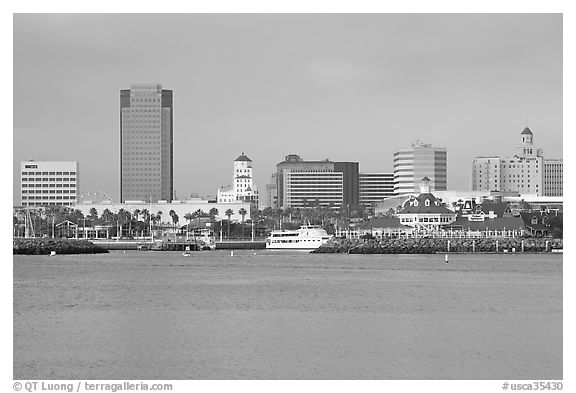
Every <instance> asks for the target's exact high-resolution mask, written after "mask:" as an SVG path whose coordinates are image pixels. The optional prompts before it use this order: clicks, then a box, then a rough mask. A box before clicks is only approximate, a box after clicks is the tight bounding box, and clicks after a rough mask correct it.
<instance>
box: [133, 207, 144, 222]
mask: <svg viewBox="0 0 576 393" xmlns="http://www.w3.org/2000/svg"><path fill="white" fill-rule="evenodd" d="M140 213H142V212H141V211H140V209H136V210H134V217H136V221H140V220H139V218H140Z"/></svg>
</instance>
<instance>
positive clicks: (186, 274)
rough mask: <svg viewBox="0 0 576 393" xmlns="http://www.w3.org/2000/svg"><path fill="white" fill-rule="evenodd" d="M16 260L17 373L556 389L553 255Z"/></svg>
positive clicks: (558, 300)
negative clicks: (501, 383)
mask: <svg viewBox="0 0 576 393" xmlns="http://www.w3.org/2000/svg"><path fill="white" fill-rule="evenodd" d="M192 255H193V256H192V257H189V258H185V257H183V256H182V253H180V252H152V251H150V252H138V251H126V252H125V253H124V252H122V251H119V252H118V251H115V252H112V253H111V254H104V255H89V256H84V255H83V256H77V255H62V256H56V257H49V256H15V257H14V378H15V379H64V378H65V379H533V380H541V379H561V378H562V256H561V255H462V254H459V255H452V256H451V257H450V262H449V263H448V264H446V263H445V262H444V255H344V254H336V255H335V254H308V253H303V252H290V253H282V252H269V251H266V250H260V251H256V252H254V251H234V256H233V257H231V256H230V252H229V251H212V252H209V251H204V252H196V253H194V252H193V253H192Z"/></svg>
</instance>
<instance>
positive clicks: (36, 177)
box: [20, 161, 80, 207]
mask: <svg viewBox="0 0 576 393" xmlns="http://www.w3.org/2000/svg"><path fill="white" fill-rule="evenodd" d="M79 188H80V176H79V165H78V162H77V161H23V162H21V163H20V198H21V204H22V206H23V207H39V206H71V205H73V204H74V203H75V202H76V200H77V197H78V190H79Z"/></svg>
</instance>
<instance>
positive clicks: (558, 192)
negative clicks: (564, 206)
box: [543, 158, 564, 196]
mask: <svg viewBox="0 0 576 393" xmlns="http://www.w3.org/2000/svg"><path fill="white" fill-rule="evenodd" d="M563 176H564V163H563V162H562V159H561V158H560V159H544V179H543V180H544V196H563V195H564V179H563Z"/></svg>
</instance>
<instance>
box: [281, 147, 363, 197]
mask: <svg viewBox="0 0 576 393" xmlns="http://www.w3.org/2000/svg"><path fill="white" fill-rule="evenodd" d="M288 173H291V175H290V179H291V180H292V181H296V177H299V180H298V181H301V182H302V181H305V182H306V183H305V184H306V185H307V186H309V187H304V188H306V189H308V191H304V188H302V189H300V190H299V191H298V192H299V193H300V194H301V195H304V193H308V192H311V193H312V194H314V196H312V194H306V197H305V198H304V197H302V198H296V196H295V194H291V201H296V200H300V202H290V203H289V204H288V202H287V193H288V192H289V191H290V192H292V191H291V187H292V186H293V185H294V184H296V183H287V181H288ZM295 173H299V175H295ZM314 173H316V174H317V175H313V174H314ZM328 173H339V174H340V175H334V174H331V175H329V174H328ZM305 177H306V180H304V178H305ZM338 179H341V180H338ZM338 181H341V184H340V185H338V186H337V185H336V184H335V183H334V182H338ZM314 182H316V183H314ZM300 186H304V183H301V184H300ZM312 189H316V191H313V192H312V191H311V190H312ZM337 190H340V191H337ZM276 192H277V206H278V207H280V208H286V207H294V206H296V205H298V207H303V206H301V204H302V203H303V202H302V201H304V199H305V200H306V203H305V205H306V207H313V206H314V205H313V204H312V203H309V201H312V200H319V201H320V203H321V205H322V206H334V207H335V206H336V205H337V206H340V205H348V206H350V208H353V207H356V206H358V204H359V197H358V163H357V162H334V161H330V160H328V159H326V160H321V161H305V160H303V159H302V158H301V157H300V156H299V155H297V154H289V155H287V156H286V157H285V158H284V161H282V162H280V163H278V164H277V166H276ZM335 192H340V193H341V194H342V195H339V196H336V195H335V194H334V193H335ZM322 201H323V202H322ZM301 202H302V203H301ZM295 203H296V205H295Z"/></svg>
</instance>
